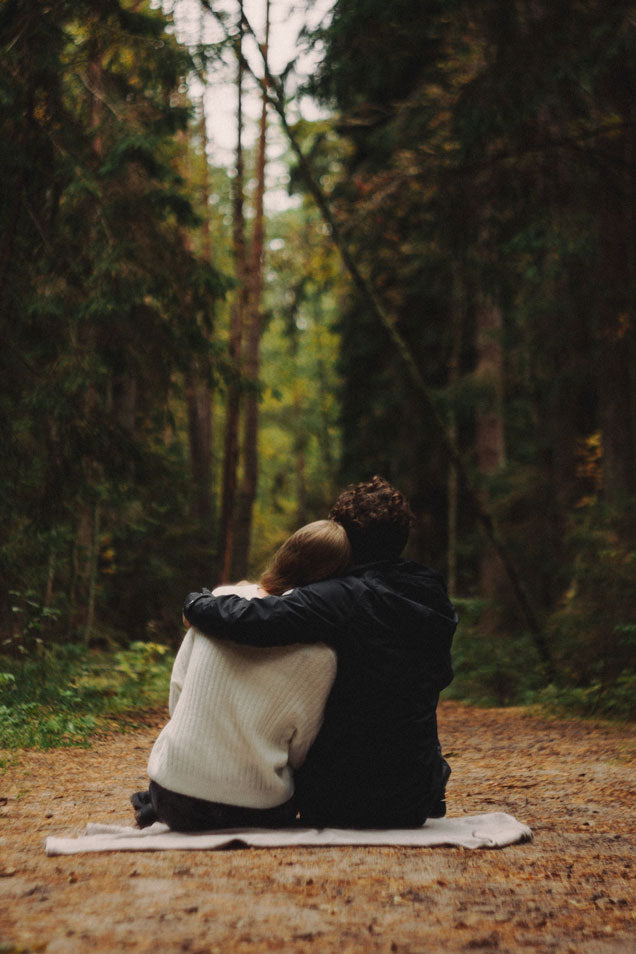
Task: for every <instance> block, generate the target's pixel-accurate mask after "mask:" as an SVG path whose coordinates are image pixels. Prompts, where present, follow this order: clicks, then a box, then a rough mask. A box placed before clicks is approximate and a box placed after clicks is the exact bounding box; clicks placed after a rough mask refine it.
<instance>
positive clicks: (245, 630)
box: [183, 579, 355, 646]
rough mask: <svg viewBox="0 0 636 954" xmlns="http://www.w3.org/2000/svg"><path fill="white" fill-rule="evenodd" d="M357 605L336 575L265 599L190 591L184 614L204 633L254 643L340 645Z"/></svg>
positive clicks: (342, 581)
mask: <svg viewBox="0 0 636 954" xmlns="http://www.w3.org/2000/svg"><path fill="white" fill-rule="evenodd" d="M354 606H355V601H354V599H353V595H352V592H351V587H350V586H347V585H346V584H345V580H344V579H332V580H323V581H321V582H320V583H312V584H310V585H308V586H301V587H297V588H296V589H295V590H293V591H292V592H291V593H289V594H288V595H285V596H267V597H264V598H263V599H260V600H245V599H241V598H240V597H238V596H219V597H215V596H213V595H212V593H210V591H209V590H203V591H202V592H199V593H190V594H189V595H188V596H187V597H186V599H185V603H184V606H183V614H184V616H185V617H186V619H187V620H188V622H189V623H190V624H191V625H192V626H196V627H197V629H199V630H200V631H201V632H202V633H206V634H207V635H209V636H217V637H219V638H220V639H229V640H232V642H235V643H243V644H246V645H249V646H288V645H292V644H294V643H321V642H324V643H327V644H329V645H331V646H337V643H338V640H339V638H341V634H342V632H343V630H344V629H345V627H346V624H347V621H348V620H349V619H350V617H351V615H352V613H353V609H354Z"/></svg>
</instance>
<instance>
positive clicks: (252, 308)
mask: <svg viewBox="0 0 636 954" xmlns="http://www.w3.org/2000/svg"><path fill="white" fill-rule="evenodd" d="M269 8H270V5H269V0H267V2H266V5H265V42H264V44H263V45H262V46H261V52H262V54H263V57H264V64H265V70H266V71H267V48H268V45H269ZM267 104H268V98H267V89H266V88H265V90H263V93H262V107H261V118H260V126H259V137H258V151H257V159H256V191H255V195H254V228H253V232H252V243H251V255H250V265H249V272H248V275H247V291H248V294H247V328H246V342H245V374H246V377H247V379H248V381H249V382H250V384H251V385H252V387H251V389H250V390H249V391H248V392H247V394H246V395H245V401H244V407H245V410H244V415H245V416H244V421H243V479H242V482H241V489H240V493H239V498H238V511H237V515H236V521H235V530H234V534H235V538H234V553H233V560H232V565H233V574H234V576H235V577H236V578H237V579H243V578H244V577H246V576H247V574H248V567H249V551H250V538H251V534H252V515H253V511H254V501H255V499H256V491H257V487H258V419H259V400H260V395H259V393H258V378H259V371H260V346H261V335H262V325H263V316H262V308H261V298H262V292H263V249H264V237H265V216H264V209H263V202H264V197H265V166H266V146H267Z"/></svg>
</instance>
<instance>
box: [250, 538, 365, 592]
mask: <svg viewBox="0 0 636 954" xmlns="http://www.w3.org/2000/svg"><path fill="white" fill-rule="evenodd" d="M351 561H352V555H351V545H350V543H349V540H348V538H347V534H346V533H345V531H344V527H342V525H341V524H339V523H337V522H336V521H335V520H315V521H314V522H313V523H308V524H307V525H306V526H304V527H301V528H300V530H296V532H295V533H292V535H291V537H289V538H288V539H287V540H285V542H284V543H283V544H282V546H280V547H279V548H278V550H277V551H276V553H275V554H274V556H273V557H272V559H271V561H270V563H269V565H268V567H267V569H266V570H265V572H264V574H263V576H262V577H261V586H262V587H263V589H265V590H267V592H268V593H272V594H274V595H276V596H278V595H280V594H281V593H284V592H285V590H289V589H291V588H292V587H294V586H302V585H303V584H304V583H316V582H317V581H318V580H326V579H327V577H329V576H335V575H337V574H338V573H342V572H343V571H344V570H346V568H347V567H348V566H349V565H350V564H351Z"/></svg>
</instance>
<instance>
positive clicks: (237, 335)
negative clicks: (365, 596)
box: [219, 4, 247, 582]
mask: <svg viewBox="0 0 636 954" xmlns="http://www.w3.org/2000/svg"><path fill="white" fill-rule="evenodd" d="M240 12H241V16H240V24H239V31H238V39H237V73H236V87H237V93H238V103H237V116H236V118H237V140H236V174H235V176H234V183H233V194H232V217H233V244H234V263H235V270H236V277H237V280H238V285H239V287H238V289H237V293H236V300H235V302H234V307H233V308H232V314H231V318H230V342H229V353H230V360H231V362H232V365H233V370H234V375H235V378H234V380H233V381H230V383H229V385H228V393H227V409H226V415H225V446H224V455H223V484H222V486H223V490H222V499H221V520H220V526H219V553H220V554H221V566H220V576H221V581H222V582H229V581H230V580H231V576H232V553H233V550H234V539H233V524H234V510H235V500H236V483H237V468H238V451H239V431H238V429H239V411H240V374H241V370H242V363H241V358H242V347H243V323H244V315H245V308H246V294H247V289H246V285H247V274H246V273H247V267H246V249H245V217H244V211H243V189H244V182H243V180H244V171H243V72H244V61H243V52H242V39H243V17H242V13H243V5H242V4H240Z"/></svg>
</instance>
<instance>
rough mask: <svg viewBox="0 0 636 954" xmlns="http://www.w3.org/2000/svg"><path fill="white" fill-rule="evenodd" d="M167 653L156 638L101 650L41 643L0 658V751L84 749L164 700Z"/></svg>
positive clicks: (169, 662) (169, 658)
mask: <svg viewBox="0 0 636 954" xmlns="http://www.w3.org/2000/svg"><path fill="white" fill-rule="evenodd" d="M171 668H172V654H171V653H170V652H169V650H168V648H167V647H166V646H163V645H160V644H157V643H133V644H132V645H131V646H130V648H129V649H127V650H118V651H117V652H114V653H113V652H111V653H105V652H96V651H94V650H89V649H87V648H86V647H84V646H78V645H72V644H66V645H63V646H59V645H51V646H50V647H48V648H45V647H44V646H43V645H41V644H38V645H37V646H35V647H34V648H33V650H32V651H31V652H30V653H29V656H28V658H22V659H21V660H20V661H16V660H15V659H9V658H7V657H0V670H3V671H1V672H0V748H5V749H12V748H56V747H60V746H74V745H79V746H87V745H89V744H90V739H91V736H93V735H94V734H95V733H98V732H100V731H104V730H106V729H112V728H113V727H125V726H126V725H127V724H129V723H130V722H131V721H132V722H134V720H135V717H136V716H138V714H139V713H140V712H142V711H143V709H144V708H146V709H147V708H149V707H150V706H155V705H158V704H163V703H164V702H165V699H166V698H167V693H168V685H169V680H170V672H171Z"/></svg>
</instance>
